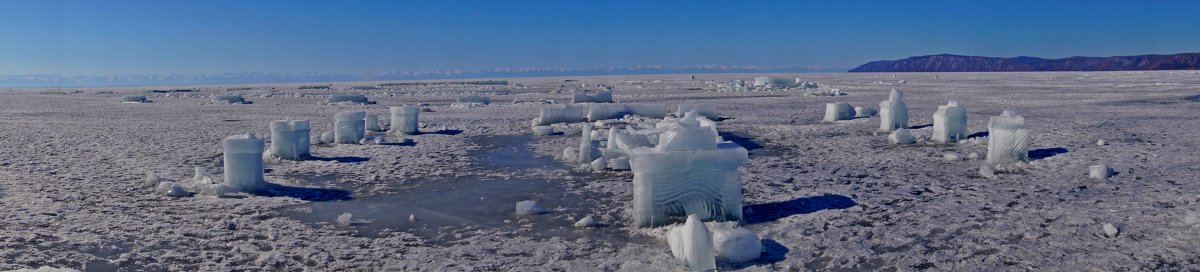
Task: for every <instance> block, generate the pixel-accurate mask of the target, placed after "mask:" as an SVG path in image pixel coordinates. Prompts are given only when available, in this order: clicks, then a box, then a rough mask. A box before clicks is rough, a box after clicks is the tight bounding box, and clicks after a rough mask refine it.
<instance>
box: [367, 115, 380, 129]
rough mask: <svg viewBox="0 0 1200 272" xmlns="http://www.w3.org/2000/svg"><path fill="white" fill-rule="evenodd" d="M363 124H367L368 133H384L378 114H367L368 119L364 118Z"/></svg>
mask: <svg viewBox="0 0 1200 272" xmlns="http://www.w3.org/2000/svg"><path fill="white" fill-rule="evenodd" d="M363 122H365V123H366V129H367V130H368V131H383V128H382V127H380V126H379V115H377V114H367V117H366V118H363Z"/></svg>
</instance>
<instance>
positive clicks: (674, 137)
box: [657, 116, 717, 151]
mask: <svg viewBox="0 0 1200 272" xmlns="http://www.w3.org/2000/svg"><path fill="white" fill-rule="evenodd" d="M707 149H717V132H716V130H714V129H712V128H710V127H701V126H700V124H699V122H697V121H696V119H695V118H694V116H692V118H690V120H689V118H687V117H685V118H683V119H681V120H680V121H679V122H676V123H675V124H674V125H672V127H671V128H670V129H668V130H667V131H664V132H663V133H662V134H659V135H658V146H657V150H658V151H681V150H707Z"/></svg>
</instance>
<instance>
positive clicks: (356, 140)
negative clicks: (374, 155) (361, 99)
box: [333, 111, 367, 144]
mask: <svg viewBox="0 0 1200 272" xmlns="http://www.w3.org/2000/svg"><path fill="white" fill-rule="evenodd" d="M366 115H367V114H366V113H364V112H361V111H343V112H339V113H337V114H336V115H334V123H333V127H334V129H333V131H334V133H333V138H334V140H333V141H334V142H335V143H338V144H360V143H362V140H363V139H364V138H366V136H367V128H366V122H364V121H363V120H364V119H366Z"/></svg>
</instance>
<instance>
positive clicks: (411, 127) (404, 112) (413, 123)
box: [389, 106, 421, 135]
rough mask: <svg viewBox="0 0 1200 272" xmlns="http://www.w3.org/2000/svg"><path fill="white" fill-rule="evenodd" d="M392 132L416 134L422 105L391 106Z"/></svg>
mask: <svg viewBox="0 0 1200 272" xmlns="http://www.w3.org/2000/svg"><path fill="white" fill-rule="evenodd" d="M389 111H390V112H391V113H392V127H391V129H392V131H391V133H397V134H407V135H414V134H417V124H418V120H419V115H420V113H421V107H420V106H399V107H391V108H389Z"/></svg>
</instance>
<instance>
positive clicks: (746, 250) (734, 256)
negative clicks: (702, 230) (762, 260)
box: [711, 226, 762, 263]
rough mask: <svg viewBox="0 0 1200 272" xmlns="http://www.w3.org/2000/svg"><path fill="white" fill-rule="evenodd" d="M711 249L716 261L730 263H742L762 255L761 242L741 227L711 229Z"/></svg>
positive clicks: (755, 235)
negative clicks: (713, 250)
mask: <svg viewBox="0 0 1200 272" xmlns="http://www.w3.org/2000/svg"><path fill="white" fill-rule="evenodd" d="M711 231H712V236H713V238H712V239H713V247H714V248H715V249H716V252H717V259H719V260H723V261H726V262H731V263H742V262H747V261H751V260H754V259H758V257H759V256H760V255H762V241H761V240H759V239H758V235H757V234H754V232H752V231H750V230H748V229H746V228H742V227H736V226H735V227H732V228H729V227H715V228H713V229H711Z"/></svg>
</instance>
